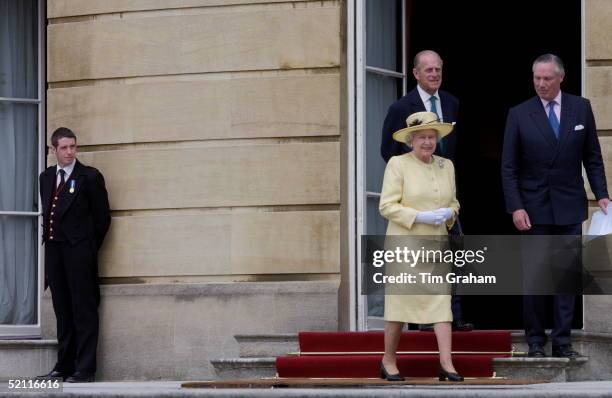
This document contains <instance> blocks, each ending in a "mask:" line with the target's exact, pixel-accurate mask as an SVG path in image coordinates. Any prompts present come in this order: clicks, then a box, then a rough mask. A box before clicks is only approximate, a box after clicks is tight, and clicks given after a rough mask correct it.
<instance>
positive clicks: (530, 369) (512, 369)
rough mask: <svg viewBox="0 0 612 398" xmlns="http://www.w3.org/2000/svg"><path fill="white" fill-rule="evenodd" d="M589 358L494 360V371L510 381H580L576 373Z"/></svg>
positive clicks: (514, 358)
mask: <svg viewBox="0 0 612 398" xmlns="http://www.w3.org/2000/svg"><path fill="white" fill-rule="evenodd" d="M588 360H589V359H588V358H587V357H579V358H575V359H569V358H528V357H512V358H494V359H493V371H494V372H495V375H496V376H498V377H506V378H509V379H527V380H547V381H550V382H566V381H575V380H578V379H579V378H578V376H577V374H576V371H577V370H578V369H579V368H580V367H582V366H584V364H586V363H587V362H588Z"/></svg>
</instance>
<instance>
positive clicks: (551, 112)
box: [548, 101, 559, 139]
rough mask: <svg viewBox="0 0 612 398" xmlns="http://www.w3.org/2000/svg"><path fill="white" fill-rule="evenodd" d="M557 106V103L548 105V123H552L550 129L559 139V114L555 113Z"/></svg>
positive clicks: (553, 102) (552, 102)
mask: <svg viewBox="0 0 612 398" xmlns="http://www.w3.org/2000/svg"><path fill="white" fill-rule="evenodd" d="M555 104H556V102H555V101H550V102H549V103H548V123H550V127H552V129H553V131H554V132H555V137H557V139H559V119H557V114H556V113H555Z"/></svg>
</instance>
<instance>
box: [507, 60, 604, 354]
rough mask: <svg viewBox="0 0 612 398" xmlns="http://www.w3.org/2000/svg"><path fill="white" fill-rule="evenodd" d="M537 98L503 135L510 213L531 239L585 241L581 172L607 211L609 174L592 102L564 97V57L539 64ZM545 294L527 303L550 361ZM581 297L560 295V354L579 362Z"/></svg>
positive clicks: (556, 346)
mask: <svg viewBox="0 0 612 398" xmlns="http://www.w3.org/2000/svg"><path fill="white" fill-rule="evenodd" d="M532 70H533V84H534V88H535V91H536V93H537V95H536V96H535V97H533V98H531V99H529V100H527V101H525V102H523V103H522V104H520V105H517V106H516V107H514V108H512V109H510V111H509V113H508V119H507V122H506V130H505V135H504V149H503V155H502V183H503V188H504V196H505V200H506V208H507V211H508V212H509V213H511V214H512V220H513V222H514V225H515V226H516V228H517V229H518V230H519V231H521V232H522V233H523V234H527V235H581V233H582V222H583V221H585V220H586V219H587V206H588V202H587V196H586V192H585V190H584V181H583V178H582V166H583V165H584V168H585V170H586V173H587V177H588V179H589V183H590V186H591V189H592V190H593V193H594V194H595V197H596V199H597V202H598V205H599V207H600V208H601V209H602V211H603V212H607V206H608V203H609V199H608V190H607V185H606V176H605V172H604V165H603V160H602V156H601V149H600V146H599V140H598V138H597V129H596V126H595V118H594V116H593V111H592V110H591V105H590V103H589V101H588V100H587V99H585V98H582V97H577V96H574V95H570V94H567V93H563V92H561V82H563V78H564V76H565V70H564V67H563V63H562V61H561V59H559V57H557V56H555V55H552V54H545V55H542V56H540V57H538V58H537V59H536V60H535V61H534V63H533V68H532ZM545 299H546V296H525V297H524V304H523V305H524V321H525V335H526V338H527V343H528V344H529V356H533V357H542V356H545V353H544V349H543V346H544V344H545V342H546V335H545V333H544V317H545V308H544V307H545ZM574 302H575V296H574V295H569V294H557V295H556V296H555V297H554V306H555V309H554V315H555V316H554V319H555V321H554V322H555V324H554V328H553V331H552V334H551V337H552V345H553V356H556V357H570V358H571V357H576V356H578V353H577V352H576V351H574V350H573V349H572V346H571V322H572V317H573V311H574Z"/></svg>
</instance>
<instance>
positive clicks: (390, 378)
mask: <svg viewBox="0 0 612 398" xmlns="http://www.w3.org/2000/svg"><path fill="white" fill-rule="evenodd" d="M380 378H381V379H384V380H387V381H404V378H403V377H402V375H400V374H399V373H397V374H394V375H390V374H389V373H387V369H385V365H383V363H382V361H381V362H380Z"/></svg>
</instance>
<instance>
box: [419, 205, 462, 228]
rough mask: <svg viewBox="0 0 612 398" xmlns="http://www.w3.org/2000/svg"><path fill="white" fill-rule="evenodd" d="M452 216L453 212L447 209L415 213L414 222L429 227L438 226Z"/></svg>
mask: <svg viewBox="0 0 612 398" xmlns="http://www.w3.org/2000/svg"><path fill="white" fill-rule="evenodd" d="M452 216H453V210H452V209H450V208H448V207H443V208H440V209H436V210H432V211H420V212H418V213H417V216H416V220H415V221H416V222H418V223H421V224H429V225H440V224H442V223H444V222H445V221H446V220H448V219H449V218H451V217H452Z"/></svg>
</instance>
